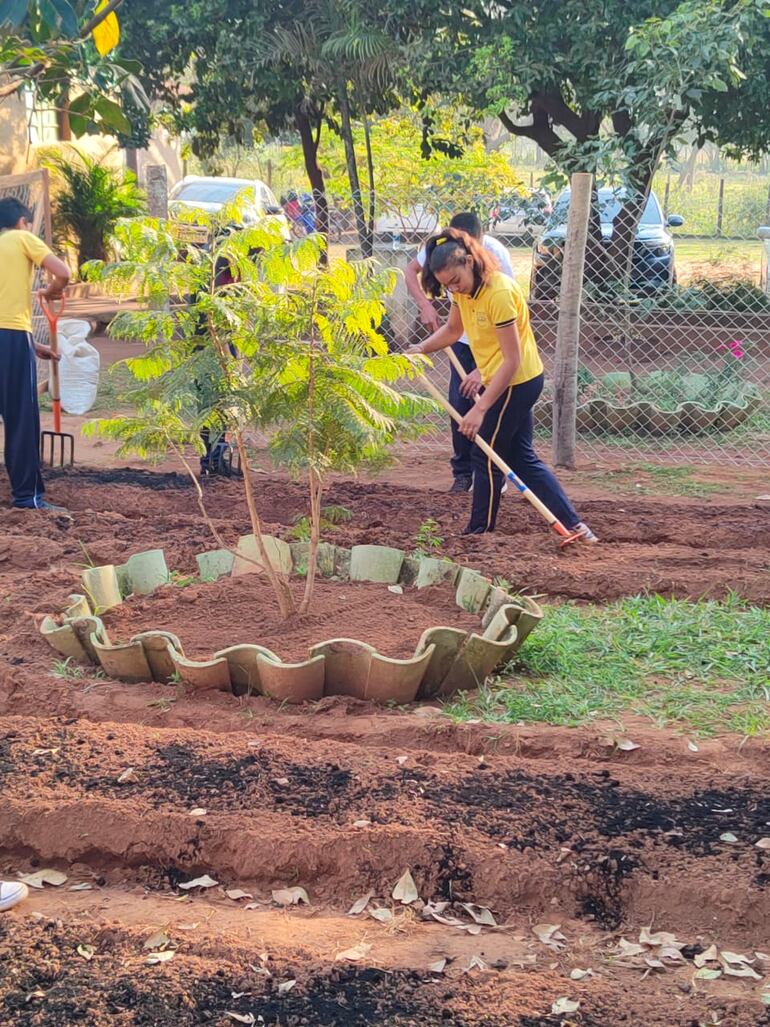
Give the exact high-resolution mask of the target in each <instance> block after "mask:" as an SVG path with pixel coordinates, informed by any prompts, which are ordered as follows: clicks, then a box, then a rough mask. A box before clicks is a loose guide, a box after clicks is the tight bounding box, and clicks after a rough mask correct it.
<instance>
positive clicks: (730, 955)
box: [719, 949, 754, 963]
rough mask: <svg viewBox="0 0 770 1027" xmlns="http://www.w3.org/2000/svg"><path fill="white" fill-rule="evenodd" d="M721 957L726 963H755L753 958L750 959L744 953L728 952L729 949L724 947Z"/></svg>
mask: <svg viewBox="0 0 770 1027" xmlns="http://www.w3.org/2000/svg"><path fill="white" fill-rule="evenodd" d="M719 958H720V959H721V960H722V961H723V962H725V963H753V962H754V960H753V959H749V957H748V956H744V955H742V954H741V953H740V952H728V950H727V949H722V950H721V951H720V953H719Z"/></svg>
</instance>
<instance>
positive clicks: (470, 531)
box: [460, 525, 486, 535]
mask: <svg viewBox="0 0 770 1027" xmlns="http://www.w3.org/2000/svg"><path fill="white" fill-rule="evenodd" d="M460 534H461V535H486V529H485V528H471V527H470V525H469V526H468V527H467V528H463V530H462V531H461V532H460Z"/></svg>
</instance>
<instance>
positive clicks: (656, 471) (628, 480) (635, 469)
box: [585, 463, 730, 499]
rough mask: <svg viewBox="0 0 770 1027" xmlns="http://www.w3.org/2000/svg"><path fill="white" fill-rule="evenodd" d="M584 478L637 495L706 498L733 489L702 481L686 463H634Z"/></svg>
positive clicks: (597, 472)
mask: <svg viewBox="0 0 770 1027" xmlns="http://www.w3.org/2000/svg"><path fill="white" fill-rule="evenodd" d="M585 477H586V478H587V479H589V480H591V481H596V482H600V483H601V484H602V485H603V486H604V487H605V488H607V489H610V490H611V491H614V492H624V493H629V494H633V495H636V496H695V497H696V498H698V499H705V498H706V497H707V496H712V495H715V494H716V493H719V492H727V491H729V489H730V486H729V485H727V484H725V483H722V482H714V481H701V480H700V479H699V478H698V476H697V471H696V469H695V468H694V467H690V466H689V465H687V464H680V465H678V466H675V467H669V466H665V465H663V464H649V463H632V464H628V466H626V467H622V468H619V469H618V470H613V471H593V472H590V473H588V474H586V475H585Z"/></svg>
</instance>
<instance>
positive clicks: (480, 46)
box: [383, 0, 770, 254]
mask: <svg viewBox="0 0 770 1027" xmlns="http://www.w3.org/2000/svg"><path fill="white" fill-rule="evenodd" d="M769 10H770V5H768V2H767V0H738V2H734V0H730V2H723V0H685V2H680V0H607V2H605V3H602V4H599V5H597V4H586V3H585V2H584V0H532V2H530V3H527V4H522V3H519V2H518V0H502V2H499V3H495V4H489V3H487V2H486V0H469V2H468V3H463V4H461V5H459V4H458V5H437V4H434V3H429V2H427V0H410V2H409V3H406V0H384V14H383V17H390V16H393V15H394V14H396V15H398V16H399V17H400V18H401V19H402V22H403V24H404V27H402V31H406V32H409V33H411V37H412V40H413V44H412V45H413V71H414V74H415V76H417V78H418V79H419V80H420V81H421V83H422V85H423V87H424V88H425V89H427V90H432V91H441V92H443V93H444V94H445V95H448V96H450V97H452V96H453V97H456V98H459V99H461V100H462V101H463V102H464V103H466V104H469V105H470V106H471V107H473V108H474V109H475V110H476V111H478V112H485V113H493V114H496V115H497V116H498V117H499V118H500V119H501V121H502V122H503V124H504V125H505V127H506V128H507V129H508V131H509V132H511V133H512V134H513V135H514V136H519V137H525V138H527V139H531V140H533V141H534V142H535V143H537V144H538V145H539V146H540V147H541V148H542V149H543V150H544V151H545V152H546V153H547V154H548V155H549V156H550V157H551V159H552V162H553V165H554V167H555V168H557V169H558V170H559V171H560V172H561V173H562V174H564V173H569V172H571V171H575V170H581V171H591V172H594V173H596V174H597V175H598V176H600V177H603V178H606V179H610V180H615V181H618V182H620V183H622V184H625V185H626V186H628V187H629V191H630V193H632V194H633V196H632V198H631V199H629V201H628V202H627V203H626V205H625V207H624V210H623V211H622V212H621V214H620V215H619V217H618V218H616V232H615V245H614V249H615V250H616V251H617V252H618V253H619V254H622V253H623V252H626V253H627V252H628V249H629V246H630V241H631V239H632V238H633V234H634V231H635V227H636V223H637V221H638V218H639V216H640V214H641V210H642V209H643V202H644V196H645V195H646V193H647V192H648V190H649V188H650V185H651V182H652V178H653V176H654V173H655V171H656V169H657V167H658V165H659V161H660V159H661V157H662V155H664V154H665V153H667V152H671V151H672V150H673V148H674V147H675V145H676V144H677V143H678V142H679V141H680V140H681V139H682V137H683V135H684V134H685V133H689V134H690V136H691V135H692V132H693V131H695V133H696V134H698V135H699V136H700V138H702V139H711V140H712V141H714V142H716V143H717V144H718V145H719V146H723V147H728V148H732V149H733V150H734V151H736V152H740V153H749V154H754V155H755V154H757V153H760V152H762V151H763V150H766V149H767V148H768V146H770V108H768V105H767V99H768V85H767V75H766V71H767V53H768V52H769V48H770V20H769V19H768V17H767V14H768V11H769ZM763 73H764V74H763ZM748 110H750V111H751V116H749V114H748ZM597 222H598V218H596V217H595V219H594V228H595V232H594V235H595V237H596V236H598V223H597Z"/></svg>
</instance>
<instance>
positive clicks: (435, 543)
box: [414, 517, 444, 556]
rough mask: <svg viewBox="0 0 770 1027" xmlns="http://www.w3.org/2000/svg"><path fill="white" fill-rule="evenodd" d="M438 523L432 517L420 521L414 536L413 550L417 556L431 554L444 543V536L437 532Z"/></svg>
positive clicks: (435, 552) (436, 551) (437, 550)
mask: <svg viewBox="0 0 770 1027" xmlns="http://www.w3.org/2000/svg"><path fill="white" fill-rule="evenodd" d="M439 528H440V524H439V523H438V521H437V520H435V519H434V518H433V517H428V518H426V520H424V521H423V522H422V524H421V525H420V527H419V528H418V529H417V534H416V535H415V536H414V543H415V547H414V552H415V554H416V555H418V556H433V555H435V554H437V553H438V552H439V550H440V549H441V547H442V546H443V545H444V538H443V536H442V535H439V534H438V529H439Z"/></svg>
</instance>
